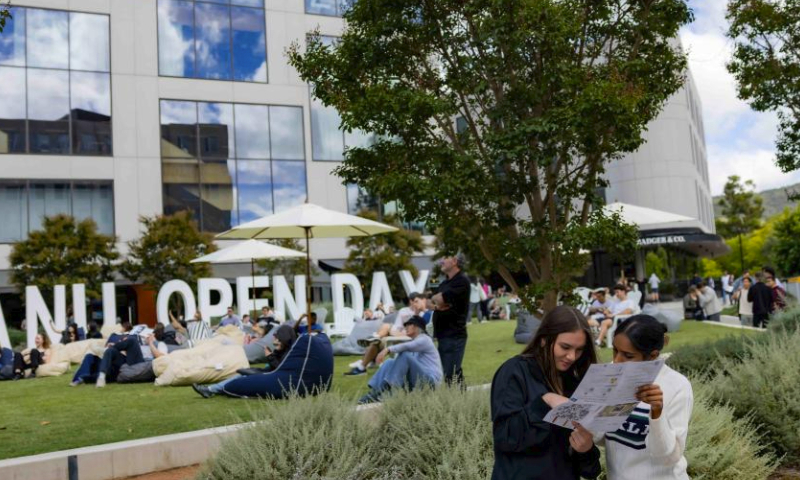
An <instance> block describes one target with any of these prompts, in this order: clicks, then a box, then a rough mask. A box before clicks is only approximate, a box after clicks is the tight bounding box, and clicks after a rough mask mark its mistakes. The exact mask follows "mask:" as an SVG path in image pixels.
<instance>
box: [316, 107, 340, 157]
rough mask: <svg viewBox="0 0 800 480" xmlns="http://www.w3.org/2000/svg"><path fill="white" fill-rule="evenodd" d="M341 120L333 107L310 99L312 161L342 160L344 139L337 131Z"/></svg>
mask: <svg viewBox="0 0 800 480" xmlns="http://www.w3.org/2000/svg"><path fill="white" fill-rule="evenodd" d="M340 124H341V118H340V117H339V113H338V112H337V111H336V109H335V108H333V107H326V106H324V105H323V104H322V102H320V101H319V100H318V99H316V98H312V99H311V148H312V151H313V152H314V160H333V161H341V160H344V154H343V152H344V137H343V136H342V131H341V130H339V125H340Z"/></svg>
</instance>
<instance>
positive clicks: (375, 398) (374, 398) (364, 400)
mask: <svg viewBox="0 0 800 480" xmlns="http://www.w3.org/2000/svg"><path fill="white" fill-rule="evenodd" d="M380 401H381V395H380V394H379V393H376V392H375V390H370V391H369V392H368V393H367V394H366V395H364V396H363V397H361V398H359V399H358V404H359V405H368V404H370V403H378V402H380Z"/></svg>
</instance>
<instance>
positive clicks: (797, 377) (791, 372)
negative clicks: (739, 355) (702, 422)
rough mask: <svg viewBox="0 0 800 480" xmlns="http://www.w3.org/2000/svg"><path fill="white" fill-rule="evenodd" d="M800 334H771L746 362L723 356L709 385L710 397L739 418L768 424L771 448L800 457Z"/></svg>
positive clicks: (795, 458) (750, 353) (760, 343)
mask: <svg viewBox="0 0 800 480" xmlns="http://www.w3.org/2000/svg"><path fill="white" fill-rule="evenodd" d="M798 365H800V332H795V333H792V334H790V335H789V334H787V335H769V336H767V337H766V341H764V342H759V343H757V344H753V345H751V346H750V347H749V357H748V359H747V361H746V362H742V363H736V362H734V361H733V360H731V359H723V360H722V362H721V368H722V370H723V371H722V372H718V373H716V375H715V376H714V377H713V378H712V380H711V382H710V383H709V387H710V393H711V397H712V398H713V399H714V401H716V402H718V403H721V404H722V403H727V404H729V405H730V406H731V407H732V408H733V410H734V413H735V415H736V416H737V417H739V418H746V417H747V416H748V415H750V414H752V418H753V420H754V421H755V422H756V423H757V424H760V425H762V426H763V428H764V434H765V439H766V440H767V441H768V442H769V443H770V445H771V446H772V448H773V449H774V450H775V451H776V452H778V453H781V454H786V456H787V458H788V459H789V460H792V461H797V460H800V368H798Z"/></svg>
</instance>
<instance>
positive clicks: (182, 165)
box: [161, 100, 306, 232]
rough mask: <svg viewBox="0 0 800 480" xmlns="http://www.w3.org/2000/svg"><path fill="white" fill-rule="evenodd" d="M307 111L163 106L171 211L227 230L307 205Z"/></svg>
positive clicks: (196, 104)
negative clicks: (305, 136)
mask: <svg viewBox="0 0 800 480" xmlns="http://www.w3.org/2000/svg"><path fill="white" fill-rule="evenodd" d="M303 138H304V136H303V110H302V108H300V107H286V106H278V105H251V104H231V103H209V102H187V101H173V100H162V101H161V159H162V182H163V201H164V213H165V214H171V213H174V212H177V211H180V210H190V211H191V212H193V214H194V216H195V219H196V220H197V221H198V224H199V225H200V227H201V229H202V230H204V231H207V232H221V231H224V230H227V229H229V228H231V227H232V226H235V225H238V224H240V223H244V222H248V221H251V220H255V219H257V218H259V217H262V216H265V215H269V214H272V213H274V212H279V211H282V210H285V209H287V208H289V207H292V206H295V205H297V204H300V203H303V202H304V201H305V200H306V169H305V148H304V141H303Z"/></svg>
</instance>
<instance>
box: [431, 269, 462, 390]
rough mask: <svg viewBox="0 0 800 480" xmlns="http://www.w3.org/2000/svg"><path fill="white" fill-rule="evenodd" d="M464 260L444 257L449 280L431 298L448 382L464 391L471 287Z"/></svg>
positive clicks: (435, 327)
mask: <svg viewBox="0 0 800 480" xmlns="http://www.w3.org/2000/svg"><path fill="white" fill-rule="evenodd" d="M464 262H465V260H464V256H463V255H462V254H457V255H455V256H449V257H444V258H442V259H441V260H440V261H439V265H440V267H441V269H442V273H444V274H445V275H446V276H447V278H446V279H445V280H444V281H443V282H442V283H440V284H439V288H438V289H437V290H436V293H435V294H434V295H433V296H432V297H431V305H430V308H431V309H432V310H433V311H434V313H433V336H434V337H436V340H437V341H438V342H439V355H440V357H441V359H442V366H443V367H444V379H445V382H447V384H448V385H451V384H453V382H456V383H458V385H459V386H461V387H462V388H463V387H464V372H463V370H462V368H461V364H462V363H463V361H464V352H465V351H466V348H467V312H468V311H469V294H470V290H471V288H472V287H471V286H470V283H469V278H468V277H467V275H466V274H465V273H464V271H463V268H464Z"/></svg>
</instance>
